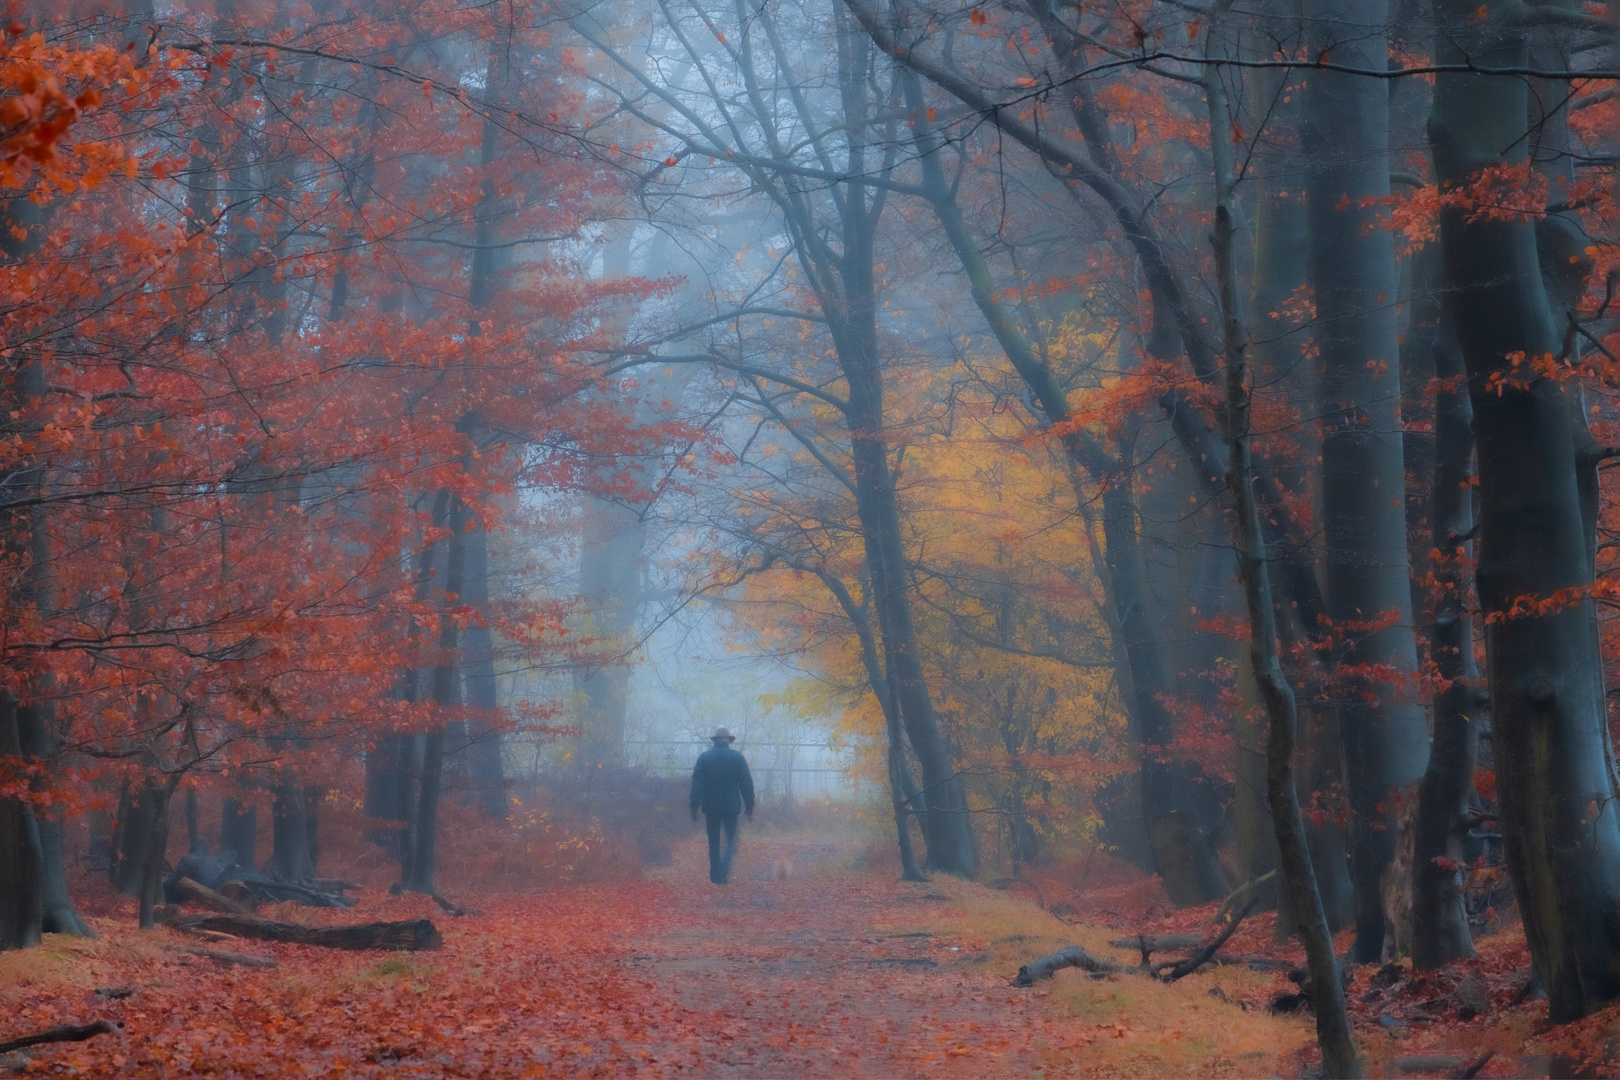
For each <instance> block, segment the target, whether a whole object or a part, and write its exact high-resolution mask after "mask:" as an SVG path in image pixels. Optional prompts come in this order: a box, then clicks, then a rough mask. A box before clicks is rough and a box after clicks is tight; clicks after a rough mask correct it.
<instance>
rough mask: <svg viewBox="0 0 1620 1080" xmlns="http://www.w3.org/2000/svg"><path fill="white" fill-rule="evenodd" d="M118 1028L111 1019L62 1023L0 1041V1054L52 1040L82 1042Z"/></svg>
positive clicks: (108, 1033)
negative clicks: (82, 1022)
mask: <svg viewBox="0 0 1620 1080" xmlns="http://www.w3.org/2000/svg"><path fill="white" fill-rule="evenodd" d="M117 1030H118V1025H116V1024H114V1023H113V1022H112V1021H111V1020H95V1021H92V1022H91V1023H88V1024H63V1025H62V1026H61V1027H53V1028H46V1029H45V1030H44V1031H36V1032H34V1033H33V1034H32V1035H23V1036H21V1037H19V1038H16V1039H8V1040H7V1041H6V1042H0V1054H9V1053H11V1052H12V1051H13V1050H21V1049H23V1048H24V1047H28V1046H39V1045H41V1044H43V1043H54V1042H83V1041H84V1040H86V1039H92V1038H95V1037H96V1036H97V1035H111V1034H113V1033H115V1032H116V1031H117Z"/></svg>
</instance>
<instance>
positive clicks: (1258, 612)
mask: <svg viewBox="0 0 1620 1080" xmlns="http://www.w3.org/2000/svg"><path fill="white" fill-rule="evenodd" d="M1219 40H1220V37H1219V34H1218V32H1217V30H1216V28H1213V27H1212V28H1211V30H1210V32H1209V33H1208V34H1207V36H1206V41H1207V42H1209V44H1208V45H1207V46H1206V48H1207V49H1208V50H1209V54H1210V57H1211V58H1212V59H1214V58H1217V57H1219V56H1220V55H1221V54H1220V53H1219V52H1218V51H1217V50H1218V49H1219V45H1218V44H1216V43H1217V42H1218V41H1219ZM1224 77H1225V73H1224V72H1222V70H1221V69H1220V67H1219V66H1210V67H1208V68H1206V69H1205V72H1204V75H1203V86H1204V100H1205V102H1206V103H1207V105H1208V109H1209V131H1210V149H1211V156H1212V158H1213V162H1212V164H1213V165H1214V173H1215V224H1214V229H1213V231H1212V232H1211V235H1210V244H1211V247H1212V248H1213V254H1214V262H1215V276H1216V282H1217V286H1218V292H1219V296H1220V311H1221V345H1222V353H1223V356H1222V359H1223V361H1224V362H1225V371H1224V379H1223V383H1224V386H1223V389H1224V391H1225V393H1224V395H1223V399H1222V405H1221V414H1220V415H1221V431H1222V435H1223V436H1224V438H1225V441H1226V449H1227V467H1226V486H1227V489H1228V491H1229V492H1230V493H1231V496H1232V538H1233V546H1234V547H1235V548H1236V551H1237V563H1238V582H1239V584H1240V585H1241V586H1242V589H1243V599H1244V604H1245V606H1246V607H1247V609H1248V616H1249V649H1248V653H1249V665H1250V669H1251V671H1252V672H1253V675H1254V682H1255V686H1256V688H1257V689H1258V690H1259V693H1260V698H1261V700H1262V701H1264V702H1265V706H1266V717H1267V721H1268V724H1269V729H1268V731H1267V737H1266V797H1267V801H1268V803H1269V804H1270V807H1271V818H1272V825H1273V828H1274V829H1275V830H1276V834H1277V868H1278V870H1280V871H1281V873H1282V879H1283V884H1284V887H1285V888H1286V889H1287V891H1288V895H1289V899H1290V901H1291V903H1292V905H1293V911H1294V916H1295V918H1296V919H1297V920H1298V922H1299V937H1300V942H1301V944H1303V945H1304V946H1305V962H1306V967H1307V969H1308V970H1309V972H1310V982H1311V998H1312V1001H1313V1003H1314V1008H1315V1012H1316V1040H1317V1042H1318V1044H1319V1045H1320V1046H1321V1048H1322V1075H1323V1076H1327V1077H1351V1076H1359V1075H1360V1072H1361V1066H1360V1063H1359V1062H1358V1061H1357V1059H1356V1046H1355V1040H1354V1039H1353V1038H1352V1036H1351V1034H1350V1018H1349V1015H1348V1013H1347V1012H1346V1011H1345V1004H1344V986H1343V984H1342V983H1340V982H1339V972H1338V962H1337V959H1336V958H1335V957H1334V955H1333V937H1332V935H1331V934H1330V933H1329V932H1328V927H1327V918H1326V916H1325V915H1324V914H1323V912H1322V903H1321V898H1320V897H1319V896H1318V894H1317V891H1316V875H1315V872H1314V871H1313V869H1312V867H1311V856H1310V851H1309V849H1308V848H1307V847H1306V843H1305V827H1304V822H1303V821H1302V820H1301V818H1300V813H1299V801H1298V798H1297V796H1296V795H1295V792H1294V741H1295V734H1296V732H1297V730H1298V711H1297V708H1296V705H1295V700H1294V691H1293V688H1292V687H1291V686H1290V685H1289V682H1288V677H1287V675H1286V674H1285V673H1284V672H1283V669H1282V662H1281V660H1280V658H1279V656H1278V652H1277V616H1276V611H1275V608H1274V607H1273V605H1272V596H1271V579H1270V571H1269V569H1268V566H1267V564H1268V561H1269V553H1268V550H1267V544H1266V537H1265V532H1264V531H1263V529H1262V527H1261V522H1260V509H1259V505H1258V501H1257V500H1256V498H1255V485H1254V461H1253V457H1252V454H1251V450H1250V447H1251V432H1252V430H1253V427H1252V413H1251V407H1252V405H1253V398H1252V393H1253V381H1252V380H1253V373H1252V371H1251V370H1250V367H1249V358H1248V347H1249V339H1248V328H1247V326H1246V325H1245V319H1244V315H1243V308H1242V302H1241V300H1240V298H1239V293H1238V287H1237V279H1238V274H1237V262H1236V259H1235V257H1234V255H1233V247H1232V233H1233V224H1232V183H1233V179H1232V178H1233V170H1232V147H1231V143H1230V141H1229V139H1230V138H1231V135H1230V133H1231V132H1232V131H1233V125H1232V116H1231V112H1230V108H1229V106H1228V104H1227V98H1226V85H1225V83H1224V82H1222V79H1223V78H1224Z"/></svg>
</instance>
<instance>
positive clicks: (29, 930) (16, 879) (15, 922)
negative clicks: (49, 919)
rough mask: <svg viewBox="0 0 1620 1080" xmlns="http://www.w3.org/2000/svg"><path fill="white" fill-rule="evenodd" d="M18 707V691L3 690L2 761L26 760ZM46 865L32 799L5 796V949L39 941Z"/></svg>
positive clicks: (0, 819)
mask: <svg viewBox="0 0 1620 1080" xmlns="http://www.w3.org/2000/svg"><path fill="white" fill-rule="evenodd" d="M18 711H19V710H18V707H17V699H16V697H15V696H13V695H11V694H9V693H5V694H0V760H5V759H11V760H21V759H22V756H23V750H22V738H21V732H20V728H19V724H18V716H17V713H18ZM43 864H44V854H43V852H42V850H41V847H40V837H39V828H38V826H37V824H36V823H35V820H34V810H33V806H32V804H31V801H30V800H28V799H26V798H18V797H15V796H7V797H5V798H0V949H25V948H27V947H29V946H30V945H38V944H39V935H40V932H41V929H42V923H43V916H44V912H43V909H42V905H41V890H40V882H41V875H42V871H43Z"/></svg>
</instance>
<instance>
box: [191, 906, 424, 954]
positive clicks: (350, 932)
mask: <svg viewBox="0 0 1620 1080" xmlns="http://www.w3.org/2000/svg"><path fill="white" fill-rule="evenodd" d="M185 925H186V926H187V927H188V928H190V929H193V930H216V931H219V932H220V933H225V934H235V935H236V936H237V937H245V938H257V939H258V940H260V941H280V942H285V943H287V944H291V945H318V946H320V947H322V948H326V949H354V950H364V949H388V950H395V951H397V950H403V951H405V952H418V951H420V950H423V949H437V948H438V947H439V946H441V945H443V944H444V938H443V937H441V936H440V935H439V931H438V928H437V927H435V926H434V925H433V922H432V920H430V919H406V920H404V921H402V922H371V923H358V924H355V925H352V926H304V925H302V924H300V923H282V922H274V921H272V920H270V919H261V918H258V917H257V916H254V915H193V916H191V917H189V918H187V919H186V920H185Z"/></svg>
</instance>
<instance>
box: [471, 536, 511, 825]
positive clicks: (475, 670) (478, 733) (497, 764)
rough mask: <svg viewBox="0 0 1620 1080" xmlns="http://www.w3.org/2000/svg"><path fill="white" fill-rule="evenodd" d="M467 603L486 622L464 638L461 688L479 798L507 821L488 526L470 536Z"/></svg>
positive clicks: (489, 812)
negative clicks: (467, 713) (470, 711)
mask: <svg viewBox="0 0 1620 1080" xmlns="http://www.w3.org/2000/svg"><path fill="white" fill-rule="evenodd" d="M465 603H466V604H467V606H468V607H470V608H472V609H473V610H474V611H476V612H478V613H479V615H480V616H482V621H481V622H478V623H473V624H471V625H469V626H468V627H467V629H466V632H465V634H464V635H463V638H464V641H463V647H462V668H463V669H464V670H463V672H462V685H463V687H464V688H465V691H466V694H467V704H468V705H470V706H472V708H473V710H474V712H473V714H472V715H471V717H470V718H469V719H468V721H467V738H468V750H469V753H470V755H471V757H472V768H471V772H472V786H473V794H474V798H476V800H477V802H478V806H479V808H480V809H481V810H483V812H484V816H485V817H487V818H489V819H491V820H492V821H505V820H506V814H507V806H506V780H505V776H504V773H503V768H502V764H501V725H500V724H499V723H498V722H497V719H496V717H497V710H498V708H499V706H500V699H499V697H498V695H497V692H496V691H497V687H496V681H495V633H494V631H493V630H492V629H491V627H490V625H489V617H490V608H489V603H490V600H489V533H488V532H487V531H485V529H484V527H483V525H481V524H478V525H475V526H474V527H473V530H472V532H470V533H468V534H467V587H466V596H465Z"/></svg>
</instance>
